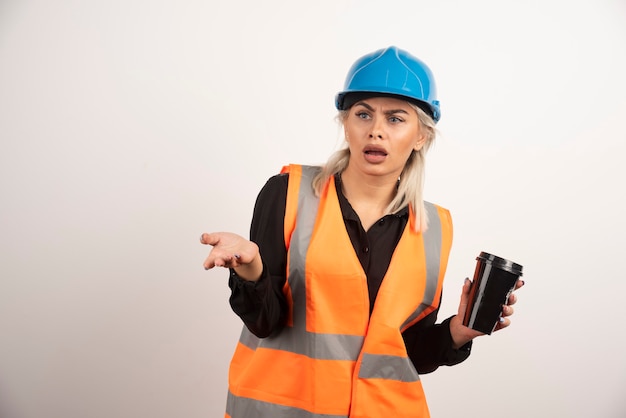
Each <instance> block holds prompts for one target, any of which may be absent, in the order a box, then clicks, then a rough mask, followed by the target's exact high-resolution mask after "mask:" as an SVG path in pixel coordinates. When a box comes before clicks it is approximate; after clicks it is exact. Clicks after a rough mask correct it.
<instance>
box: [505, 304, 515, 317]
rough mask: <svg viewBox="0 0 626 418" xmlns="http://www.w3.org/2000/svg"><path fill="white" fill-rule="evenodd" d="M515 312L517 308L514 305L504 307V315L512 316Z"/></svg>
mask: <svg viewBox="0 0 626 418" xmlns="http://www.w3.org/2000/svg"><path fill="white" fill-rule="evenodd" d="M514 312H515V310H514V309H513V307H512V306H508V305H504V306H503V307H502V317H506V316H511V315H513V313H514Z"/></svg>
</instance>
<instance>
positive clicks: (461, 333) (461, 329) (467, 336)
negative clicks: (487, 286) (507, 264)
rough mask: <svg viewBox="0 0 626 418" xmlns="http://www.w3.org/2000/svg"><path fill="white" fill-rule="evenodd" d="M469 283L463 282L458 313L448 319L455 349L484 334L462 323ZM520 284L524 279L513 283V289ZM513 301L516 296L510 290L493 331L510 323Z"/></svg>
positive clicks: (522, 284) (469, 281) (515, 299)
mask: <svg viewBox="0 0 626 418" xmlns="http://www.w3.org/2000/svg"><path fill="white" fill-rule="evenodd" d="M471 285H472V282H471V280H470V279H465V283H463V292H462V293H461V302H460V303H459V310H458V313H457V315H456V316H454V317H453V318H452V320H451V321H450V335H451V336H452V341H453V346H454V348H456V349H458V348H460V347H462V346H463V345H465V344H467V343H468V342H470V341H471V340H473V339H474V338H476V337H479V336H481V335H485V334H483V333H482V332H480V331H476V330H474V329H471V328H468V327H466V326H464V325H463V317H464V316H465V311H466V310H467V305H468V303H469V293H470V287H471ZM522 286H524V281H523V280H518V281H517V283H516V284H515V290H517V289H519V288H520V287H522ZM515 302H517V296H516V295H515V292H512V293H511V295H510V296H509V299H508V300H507V303H506V305H504V306H503V307H502V316H501V317H500V321H499V322H498V324H497V325H496V327H495V329H494V331H499V330H501V329H502V328H506V327H508V326H509V325H511V320H510V319H509V318H508V317H509V316H511V315H513V312H514V309H513V306H512V305H514V304H515Z"/></svg>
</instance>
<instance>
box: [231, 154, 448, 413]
mask: <svg viewBox="0 0 626 418" xmlns="http://www.w3.org/2000/svg"><path fill="white" fill-rule="evenodd" d="M318 170H319V168H318V167H307V166H290V169H289V173H290V178H289V186H288V197H287V208H286V212H285V230H286V233H285V242H286V244H287V245H288V274H287V282H286V285H285V294H286V296H287V299H288V302H289V305H290V315H289V316H290V318H289V322H288V326H286V327H285V328H284V329H282V330H281V331H280V333H278V334H277V335H273V336H271V337H268V338H265V339H259V338H257V337H256V336H254V335H253V334H251V333H250V332H249V331H248V330H247V328H245V327H244V329H243V331H242V334H241V338H240V341H239V344H238V346H237V349H236V351H235V355H234V357H233V361H232V362H231V368H230V374H229V383H230V390H229V394H228V402H227V410H226V412H227V414H226V416H227V417H232V418H259V417H285V418H286V417H298V418H300V417H301V418H313V417H348V416H350V417H366V416H379V415H376V414H379V413H380V414H384V413H386V414H388V415H391V416H405V415H402V413H403V412H402V411H405V412H406V411H412V412H410V413H409V415H406V416H415V417H422V416H424V417H425V416H428V409H427V407H426V404H425V401H424V397H423V391H422V389H421V383H420V381H419V375H418V374H417V372H416V371H415V368H414V366H413V364H412V363H411V361H410V359H409V358H408V356H407V354H406V348H405V347H404V342H403V339H402V334H401V332H402V331H403V330H404V329H406V328H408V327H409V326H411V325H412V324H414V323H415V322H417V321H419V320H420V319H422V318H423V317H424V316H426V315H428V314H429V313H430V312H432V311H433V310H434V309H436V308H437V306H438V304H439V296H440V293H441V285H442V279H443V274H444V272H445V266H446V264H447V258H448V253H449V249H450V242H451V224H450V222H449V214H448V212H447V211H446V210H445V209H442V208H439V207H437V206H435V205H432V204H426V208H427V211H428V216H429V229H428V231H427V232H426V233H425V234H424V236H423V239H422V237H421V236H420V235H419V234H417V233H414V232H413V231H412V230H411V227H412V225H411V223H410V222H409V223H408V224H407V227H406V228H405V232H404V233H403V237H402V238H401V240H400V242H399V243H398V246H397V248H396V251H395V252H394V256H393V258H392V261H391V263H390V265H389V269H388V272H387V275H385V279H383V283H382V284H381V287H380V290H379V296H378V297H377V300H376V303H375V305H374V310H373V312H372V315H371V317H370V315H369V299H368V297H369V296H368V290H367V280H366V277H365V273H364V271H363V270H362V267H361V266H360V262H359V261H358V257H357V256H356V254H355V253H354V250H353V247H352V244H351V242H350V239H349V236H348V235H347V231H346V230H345V226H344V225H343V216H342V214H341V210H340V208H339V202H338V198H337V194H336V190H335V188H334V182H333V181H332V179H331V181H329V182H328V183H327V185H326V186H325V189H324V192H323V193H322V196H321V198H318V197H316V196H315V194H314V192H313V189H312V187H311V181H312V179H313V178H314V177H315V175H316V174H317V173H318V172H319V171H318ZM294 192H296V193H297V199H295V198H294ZM411 215H412V214H411ZM410 218H413V216H411V217H410ZM442 219H443V220H444V221H445V228H444V229H445V231H442V226H443V225H442ZM290 232H291V233H290ZM444 235H445V237H444V238H443V239H442V237H443V236H444ZM415 252H418V253H421V254H422V255H419V254H418V255H417V256H416V255H415ZM396 258H398V259H397V260H396ZM320 260H324V262H320ZM414 260H420V262H412V261H414ZM424 264H425V265H424ZM407 266H408V267H407ZM406 273H410V274H406ZM390 275H391V276H393V279H387V277H388V276H390ZM419 277H421V279H419ZM408 291H410V292H411V293H410V294H407V292H408ZM396 301H399V302H398V303H396ZM368 382H369V383H368ZM394 382H395V383H394ZM390 402H391V404H390ZM390 405H391V407H390ZM389 408H391V409H389ZM369 414H372V415H369ZM412 414H415V415H412Z"/></svg>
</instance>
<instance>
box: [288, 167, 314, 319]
mask: <svg viewBox="0 0 626 418" xmlns="http://www.w3.org/2000/svg"><path fill="white" fill-rule="evenodd" d="M320 170H321V167H311V166H302V180H301V181H300V192H299V194H298V209H297V212H296V227H295V229H294V231H293V232H292V235H291V244H290V246H289V277H288V282H289V287H290V289H291V296H292V298H293V300H294V301H295V300H297V301H301V303H293V326H294V327H295V328H302V330H303V331H304V330H305V329H306V303H305V301H306V289H305V283H306V281H305V280H304V266H305V265H306V254H307V251H308V250H309V243H310V241H311V235H312V234H313V228H314V227H315V219H316V218H317V207H318V206H319V197H317V196H315V192H314V190H313V187H312V186H311V184H312V182H313V179H314V178H315V176H316V175H317V173H319V171H320Z"/></svg>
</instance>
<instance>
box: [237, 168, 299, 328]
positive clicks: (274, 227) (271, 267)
mask: <svg viewBox="0 0 626 418" xmlns="http://www.w3.org/2000/svg"><path fill="white" fill-rule="evenodd" d="M288 179H289V176H288V175H287V174H279V175H276V176H274V177H271V178H270V179H269V180H268V181H267V182H266V183H265V186H263V188H262V189H261V191H260V192H259V195H258V197H257V200H256V203H255V206H254V212H253V216H252V223H251V226H250V240H251V241H253V242H255V243H256V244H257V245H258V246H259V252H260V254H261V259H262V260H263V273H262V274H261V278H260V279H259V280H258V281H256V282H250V281H246V280H243V279H241V278H240V277H239V276H238V275H237V273H235V271H234V270H233V269H231V270H230V278H229V281H228V285H229V287H230V289H231V292H232V293H231V296H230V300H229V301H230V306H231V308H232V309H233V311H234V312H235V313H236V314H237V315H238V316H239V317H240V318H241V319H242V321H243V323H244V324H245V325H246V327H248V329H249V330H250V332H252V333H253V334H254V335H256V336H257V337H259V338H265V337H268V336H270V335H272V334H273V333H275V332H277V331H279V330H280V329H282V327H283V326H284V324H285V321H286V317H287V309H288V308H287V300H286V298H285V295H284V293H283V286H284V285H285V281H286V265H287V250H286V248H285V242H284V236H283V235H284V232H283V231H284V218H285V204H286V199H287V183H288Z"/></svg>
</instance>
